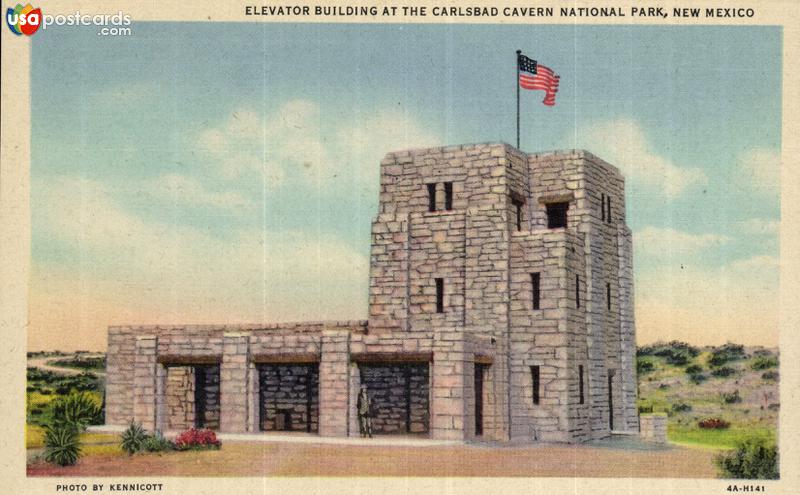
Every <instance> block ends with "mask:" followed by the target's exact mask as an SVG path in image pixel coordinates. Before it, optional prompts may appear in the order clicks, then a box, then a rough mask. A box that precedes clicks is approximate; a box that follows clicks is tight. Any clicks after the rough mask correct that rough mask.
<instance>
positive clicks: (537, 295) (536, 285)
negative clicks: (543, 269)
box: [531, 272, 542, 309]
mask: <svg viewBox="0 0 800 495" xmlns="http://www.w3.org/2000/svg"><path fill="white" fill-rule="evenodd" d="M541 281H542V276H541V274H540V273H539V272H536V273H531V302H532V303H533V309H539V303H540V302H541V297H542V294H541Z"/></svg>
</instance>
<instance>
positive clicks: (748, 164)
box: [737, 148, 781, 195]
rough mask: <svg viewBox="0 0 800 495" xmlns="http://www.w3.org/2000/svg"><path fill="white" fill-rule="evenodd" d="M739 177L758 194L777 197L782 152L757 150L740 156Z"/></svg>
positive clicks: (738, 164)
mask: <svg viewBox="0 0 800 495" xmlns="http://www.w3.org/2000/svg"><path fill="white" fill-rule="evenodd" d="M737 167H738V172H739V175H738V176H739V177H740V179H741V180H742V182H743V183H746V184H748V185H749V186H750V187H751V188H752V189H753V190H755V191H756V192H759V193H762V194H767V195H776V194H778V193H780V189H781V186H780V171H781V153H780V150H774V149H767V148H756V149H753V150H749V151H746V152H744V153H742V154H740V155H739V157H738V159H737Z"/></svg>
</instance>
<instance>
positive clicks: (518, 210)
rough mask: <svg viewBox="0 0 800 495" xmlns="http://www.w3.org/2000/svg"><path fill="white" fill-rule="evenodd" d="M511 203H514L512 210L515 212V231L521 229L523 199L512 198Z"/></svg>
mask: <svg viewBox="0 0 800 495" xmlns="http://www.w3.org/2000/svg"><path fill="white" fill-rule="evenodd" d="M511 204H512V205H514V210H516V214H517V231H520V230H522V212H523V207H524V206H525V202H524V201H520V200H518V199H512V200H511Z"/></svg>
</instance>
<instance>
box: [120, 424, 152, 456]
mask: <svg viewBox="0 0 800 495" xmlns="http://www.w3.org/2000/svg"><path fill="white" fill-rule="evenodd" d="M147 439H148V435H147V432H146V431H145V429H144V428H142V425H140V424H139V423H136V422H135V421H133V420H131V424H130V425H129V426H128V428H127V429H126V430H125V431H124V432H122V443H121V444H120V447H122V450H124V451H125V452H127V453H128V454H130V455H133V454H135V453H137V452H140V451H141V450H142V449H143V448H144V446H145V442H146V441H147Z"/></svg>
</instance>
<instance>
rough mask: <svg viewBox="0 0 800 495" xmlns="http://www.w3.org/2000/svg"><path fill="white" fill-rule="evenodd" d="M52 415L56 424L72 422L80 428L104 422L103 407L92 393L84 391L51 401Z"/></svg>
mask: <svg viewBox="0 0 800 495" xmlns="http://www.w3.org/2000/svg"><path fill="white" fill-rule="evenodd" d="M50 416H51V417H52V418H53V422H54V423H55V424H62V423H66V424H72V425H75V426H76V427H77V428H78V429H79V430H83V429H85V428H86V426H88V425H97V424H102V422H103V411H102V408H101V407H100V405H99V404H98V403H97V402H96V401H95V400H94V398H93V397H92V396H91V395H89V394H86V393H83V392H80V393H78V392H73V393H71V394H69V395H67V396H66V397H59V398H57V399H56V400H54V401H53V402H51V404H50Z"/></svg>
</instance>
